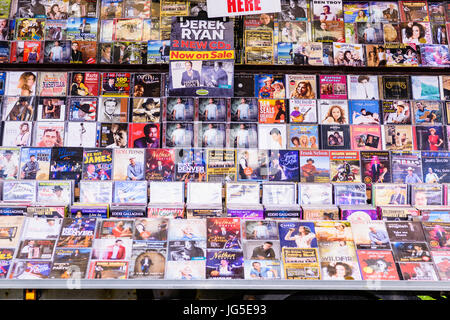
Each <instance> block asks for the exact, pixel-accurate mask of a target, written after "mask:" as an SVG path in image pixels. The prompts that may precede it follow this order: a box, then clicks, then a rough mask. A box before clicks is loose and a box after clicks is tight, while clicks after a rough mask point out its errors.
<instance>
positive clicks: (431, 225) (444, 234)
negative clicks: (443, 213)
mask: <svg viewBox="0 0 450 320" xmlns="http://www.w3.org/2000/svg"><path fill="white" fill-rule="evenodd" d="M422 226H423V230H424V232H425V238H426V241H427V243H428V246H429V248H430V249H431V251H433V252H435V251H441V252H443V251H444V252H445V251H448V249H449V247H450V235H449V231H450V224H449V223H448V222H443V221H434V222H428V221H424V222H422Z"/></svg>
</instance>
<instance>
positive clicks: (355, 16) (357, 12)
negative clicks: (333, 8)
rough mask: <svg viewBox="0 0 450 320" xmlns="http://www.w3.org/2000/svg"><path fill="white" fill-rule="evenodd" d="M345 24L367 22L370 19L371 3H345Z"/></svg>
mask: <svg viewBox="0 0 450 320" xmlns="http://www.w3.org/2000/svg"><path fill="white" fill-rule="evenodd" d="M343 10H344V22H346V23H354V22H366V21H368V19H369V13H370V11H369V3H368V2H367V3H364V2H355V3H353V2H349V1H346V2H344V3H343Z"/></svg>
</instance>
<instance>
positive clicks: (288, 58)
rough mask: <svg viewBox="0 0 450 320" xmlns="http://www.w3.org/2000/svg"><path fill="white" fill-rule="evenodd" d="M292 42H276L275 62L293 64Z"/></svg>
mask: <svg viewBox="0 0 450 320" xmlns="http://www.w3.org/2000/svg"><path fill="white" fill-rule="evenodd" d="M293 52H294V51H293V43H292V42H278V44H277V59H276V64H281V65H288V64H289V65H291V64H293V63H294V62H293V57H292V55H293Z"/></svg>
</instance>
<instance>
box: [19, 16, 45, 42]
mask: <svg viewBox="0 0 450 320" xmlns="http://www.w3.org/2000/svg"><path fill="white" fill-rule="evenodd" d="M42 18H45V17H40V18H38V17H35V18H33V17H31V18H30V17H21V18H18V19H16V22H15V29H16V32H15V38H16V40H35V41H39V40H44V30H45V22H46V20H45V19H42Z"/></svg>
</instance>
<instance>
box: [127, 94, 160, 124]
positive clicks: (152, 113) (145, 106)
mask: <svg viewBox="0 0 450 320" xmlns="http://www.w3.org/2000/svg"><path fill="white" fill-rule="evenodd" d="M130 109H131V110H130V112H131V122H141V123H142V122H159V121H160V119H161V111H162V106H161V99H160V98H133V99H130Z"/></svg>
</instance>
